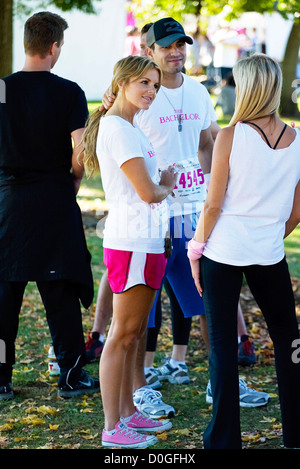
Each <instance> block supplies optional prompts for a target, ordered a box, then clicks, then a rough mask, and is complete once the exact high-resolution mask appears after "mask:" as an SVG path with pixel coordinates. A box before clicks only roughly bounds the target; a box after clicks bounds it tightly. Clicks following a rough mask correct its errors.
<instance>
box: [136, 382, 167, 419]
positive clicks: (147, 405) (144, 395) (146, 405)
mask: <svg viewBox="0 0 300 469" xmlns="http://www.w3.org/2000/svg"><path fill="white" fill-rule="evenodd" d="M133 402H134V405H135V407H136V408H137V409H138V410H139V411H140V412H141V413H142V414H143V415H145V416H146V417H150V418H152V419H159V418H161V417H168V418H170V417H174V416H175V410H174V407H172V406H170V405H169V404H165V402H163V401H162V400H161V393H160V392H159V391H154V389H152V388H150V387H146V386H143V387H142V388H139V389H137V390H136V391H135V392H134V393H133Z"/></svg>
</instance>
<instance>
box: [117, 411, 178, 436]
mask: <svg viewBox="0 0 300 469" xmlns="http://www.w3.org/2000/svg"><path fill="white" fill-rule="evenodd" d="M124 423H125V425H127V427H128V428H131V429H134V430H136V431H137V432H139V431H141V432H163V431H165V430H169V429H170V428H172V423H171V422H170V421H169V420H153V419H151V418H149V417H146V416H145V415H143V414H142V413H141V412H139V411H138V410H137V411H136V412H135V413H134V414H133V415H132V416H131V417H127V418H126V419H124Z"/></svg>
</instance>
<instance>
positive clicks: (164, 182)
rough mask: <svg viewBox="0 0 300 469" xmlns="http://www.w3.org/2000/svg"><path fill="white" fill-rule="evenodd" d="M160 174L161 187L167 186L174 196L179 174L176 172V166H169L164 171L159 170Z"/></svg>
mask: <svg viewBox="0 0 300 469" xmlns="http://www.w3.org/2000/svg"><path fill="white" fill-rule="evenodd" d="M159 173H160V181H159V185H160V186H165V187H166V188H168V189H170V192H171V193H172V195H173V196H174V194H173V192H172V191H173V189H174V187H175V184H176V181H177V177H178V173H176V172H175V168H174V166H169V167H168V169H164V170H163V171H161V170H159Z"/></svg>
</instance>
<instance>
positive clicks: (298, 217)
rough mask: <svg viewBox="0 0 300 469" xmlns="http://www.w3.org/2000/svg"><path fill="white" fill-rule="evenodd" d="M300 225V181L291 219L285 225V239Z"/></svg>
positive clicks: (296, 190)
mask: <svg viewBox="0 0 300 469" xmlns="http://www.w3.org/2000/svg"><path fill="white" fill-rule="evenodd" d="M299 223H300V181H299V182H298V184H297V186H296V189H295V195H294V203H293V208H292V211H291V214H290V218H289V219H288V220H287V222H286V224H285V233H284V237H285V238H286V237H287V236H288V235H289V234H291V232H292V231H293V230H294V229H295V228H296V226H297V225H298V224H299Z"/></svg>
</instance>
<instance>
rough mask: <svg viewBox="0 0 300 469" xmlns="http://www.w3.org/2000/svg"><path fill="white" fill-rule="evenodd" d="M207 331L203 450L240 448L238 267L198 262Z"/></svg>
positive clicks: (202, 260) (240, 272) (239, 282)
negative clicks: (208, 412)
mask: <svg viewBox="0 0 300 469" xmlns="http://www.w3.org/2000/svg"><path fill="white" fill-rule="evenodd" d="M200 267H201V283H202V287H203V300H204V307H205V313H206V318H207V324H208V331H209V342H210V352H209V371H210V380H211V388H212V395H213V416H212V420H211V422H210V424H209V426H208V427H207V429H206V430H205V433H204V436H203V441H204V447H205V449H239V448H241V435H240V414H239V377H238V362H237V306H238V301H239V295H240V289H241V285H242V277H243V275H242V271H241V270H240V269H239V268H236V267H233V266H229V265H225V264H220V263H217V262H214V261H212V260H210V259H208V258H206V257H203V258H202V259H201V261H200Z"/></svg>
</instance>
